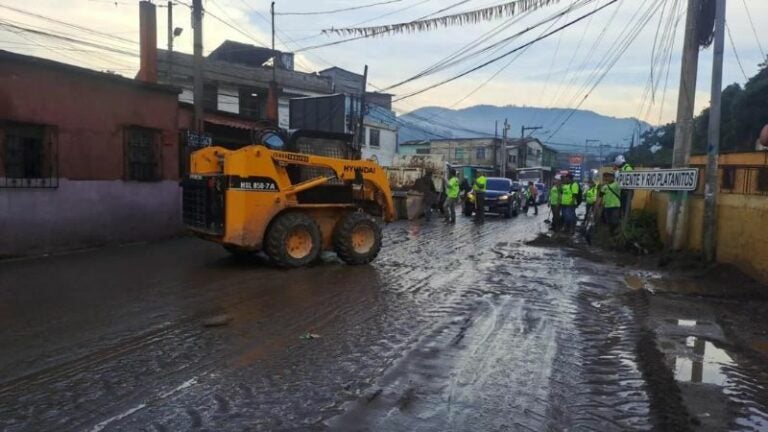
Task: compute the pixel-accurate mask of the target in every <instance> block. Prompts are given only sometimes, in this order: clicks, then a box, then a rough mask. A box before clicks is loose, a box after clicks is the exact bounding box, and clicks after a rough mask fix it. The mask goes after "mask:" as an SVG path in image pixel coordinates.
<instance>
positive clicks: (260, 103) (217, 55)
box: [149, 24, 333, 129]
mask: <svg viewBox="0 0 768 432" xmlns="http://www.w3.org/2000/svg"><path fill="white" fill-rule="evenodd" d="M149 25H151V24H149ZM275 58H278V59H279V60H278V61H277V65H278V67H277V70H276V71H275V75H276V76H277V83H278V87H279V92H280V94H279V98H278V117H279V124H280V127H282V128H286V129H287V128H288V126H289V123H290V117H289V116H290V114H289V102H288V101H289V100H290V99H291V98H295V97H306V96H320V95H327V94H331V93H333V91H332V88H333V82H332V80H331V79H330V78H328V77H323V76H319V75H316V74H311V73H304V72H299V71H295V70H293V60H292V59H293V54H291V53H282V52H279V51H276V52H272V50H271V49H267V48H263V47H257V46H253V45H248V44H243V43H239V42H233V41H225V42H224V43H222V44H221V45H220V46H219V47H217V48H216V49H215V50H213V51H212V52H211V53H210V55H208V56H207V57H206V58H204V60H203V105H204V107H205V111H206V112H207V113H213V114H222V113H223V114H225V115H227V114H229V115H236V116H240V117H242V119H243V120H246V121H247V120H250V121H258V120H264V119H265V118H266V104H267V93H268V89H269V83H270V82H271V81H272V66H271V64H272V62H273V61H274V59H275ZM157 60H158V66H157V67H158V75H157V77H158V80H159V82H161V83H167V84H172V85H175V86H178V87H181V89H182V93H181V94H180V95H179V101H180V102H184V103H189V104H191V103H192V102H193V98H194V92H193V88H194V86H193V56H192V55H191V54H185V53H180V52H176V51H174V52H173V53H170V55H169V53H168V51H165V50H159V52H158V54H157ZM267 64H270V65H269V66H267Z"/></svg>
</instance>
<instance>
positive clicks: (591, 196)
mask: <svg viewBox="0 0 768 432" xmlns="http://www.w3.org/2000/svg"><path fill="white" fill-rule="evenodd" d="M587 186H588V188H587V191H586V192H584V202H586V203H587V213H586V214H585V215H584V224H585V225H586V223H587V221H589V218H590V217H591V216H592V209H593V208H594V207H595V203H597V185H596V184H595V182H594V180H590V181H588V182H587Z"/></svg>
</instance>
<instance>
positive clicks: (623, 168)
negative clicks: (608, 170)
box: [619, 163, 635, 172]
mask: <svg viewBox="0 0 768 432" xmlns="http://www.w3.org/2000/svg"><path fill="white" fill-rule="evenodd" d="M634 170H635V169H634V168H632V165H630V164H628V163H625V164H624V165H622V166H621V169H619V171H622V172H626V171H634Z"/></svg>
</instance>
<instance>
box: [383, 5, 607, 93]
mask: <svg viewBox="0 0 768 432" xmlns="http://www.w3.org/2000/svg"><path fill="white" fill-rule="evenodd" d="M618 1H619V0H611V1H610V2H608V3H606V4H605V5H603V6H601V7H599V8H597V9H595V10H594V11H592V12H588V13H587V14H585V15H582V16H580V17H578V18H576V19H574V20H572V21H570V22H568V23H566V24H564V25H562V26H560V27H558V28H557V29H555V30H552V31H550V32H547V33H546V34H544V35H541V36H539V37H537V38H536V39H534V40H532V41H530V42H527V43H525V44H523V45H520V46H518V47H517V48H515V49H512V50H510V51H507V52H506V53H504V54H502V55H500V56H497V57H494V58H493V59H491V60H488V61H487V62H484V63H482V64H480V65H478V66H475V67H473V68H471V69H469V70H467V71H464V72H462V73H460V74H458V75H455V76H453V77H451V78H448V79H445V80H443V81H440V82H438V83H436V84H432V85H430V86H428V87H425V88H423V89H420V90H417V91H414V92H411V93H408V94H407V95H404V96H401V97H399V98H397V99H395V102H397V101H401V100H404V99H408V98H410V97H413V96H416V95H419V94H422V93H424V92H427V91H429V90H432V89H434V88H437V87H440V86H443V85H445V84H448V83H450V82H453V81H456V80H457V79H459V78H462V77H464V76H467V75H469V74H471V73H473V72H476V71H478V70H480V69H483V68H485V67H486V66H488V65H491V64H493V63H496V62H497V61H499V60H501V59H503V58H506V57H509V56H510V55H512V54H514V53H516V52H518V51H520V50H522V49H525V48H526V47H528V46H530V45H533V44H535V43H537V42H539V41H542V40H544V39H546V38H548V37H549V36H552V35H553V34H555V33H558V32H560V31H562V30H564V29H566V28H568V27H570V26H572V25H574V24H576V23H578V22H580V21H582V20H584V19H586V18H588V17H590V16H592V15H594V14H596V13H598V12H600V11H601V10H603V9H605V8H606V7H608V6H610V5H612V4H614V3H616V2H618Z"/></svg>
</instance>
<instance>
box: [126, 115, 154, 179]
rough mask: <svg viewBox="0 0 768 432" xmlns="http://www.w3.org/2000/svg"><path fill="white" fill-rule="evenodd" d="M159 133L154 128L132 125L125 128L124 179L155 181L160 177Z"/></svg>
mask: <svg viewBox="0 0 768 432" xmlns="http://www.w3.org/2000/svg"><path fill="white" fill-rule="evenodd" d="M159 141H160V133H159V132H158V131H156V130H154V129H147V128H142V127H136V126H132V127H129V128H128V129H127V130H126V137H125V164H126V170H125V172H126V179H127V180H136V181H156V180H159V179H160V145H159Z"/></svg>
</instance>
